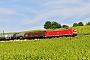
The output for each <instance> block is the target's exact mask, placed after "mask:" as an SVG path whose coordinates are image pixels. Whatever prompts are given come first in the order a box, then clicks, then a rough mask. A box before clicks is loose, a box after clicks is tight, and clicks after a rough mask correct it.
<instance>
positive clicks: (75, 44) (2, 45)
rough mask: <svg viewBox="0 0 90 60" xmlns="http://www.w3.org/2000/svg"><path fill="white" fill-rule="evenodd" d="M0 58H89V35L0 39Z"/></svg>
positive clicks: (3, 59)
mask: <svg viewBox="0 0 90 60" xmlns="http://www.w3.org/2000/svg"><path fill="white" fill-rule="evenodd" d="M0 60H90V36H76V37H73V38H72V37H59V38H51V39H40V40H24V41H5V42H3V41H2V42H0Z"/></svg>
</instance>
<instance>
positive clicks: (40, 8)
mask: <svg viewBox="0 0 90 60" xmlns="http://www.w3.org/2000/svg"><path fill="white" fill-rule="evenodd" d="M46 21H51V22H52V21H56V22H58V23H60V24H66V25H69V26H72V24H73V23H75V22H76V23H78V22H83V23H87V22H90V0H0V33H1V32H2V30H4V31H5V32H18V31H27V30H37V29H44V28H43V27H44V26H43V25H44V23H45V22H46Z"/></svg>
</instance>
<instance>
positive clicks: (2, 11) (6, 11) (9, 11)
mask: <svg viewBox="0 0 90 60" xmlns="http://www.w3.org/2000/svg"><path fill="white" fill-rule="evenodd" d="M15 13H16V12H15V11H14V10H12V9H8V8H0V14H8V15H10V14H15Z"/></svg>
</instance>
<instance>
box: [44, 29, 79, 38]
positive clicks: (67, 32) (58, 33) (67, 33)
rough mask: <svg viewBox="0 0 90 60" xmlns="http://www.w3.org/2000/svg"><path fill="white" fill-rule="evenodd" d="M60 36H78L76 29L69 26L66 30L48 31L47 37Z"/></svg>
mask: <svg viewBox="0 0 90 60" xmlns="http://www.w3.org/2000/svg"><path fill="white" fill-rule="evenodd" d="M60 36H73V37H74V36H77V32H76V30H75V29H72V28H68V29H64V30H52V31H46V33H45V37H60Z"/></svg>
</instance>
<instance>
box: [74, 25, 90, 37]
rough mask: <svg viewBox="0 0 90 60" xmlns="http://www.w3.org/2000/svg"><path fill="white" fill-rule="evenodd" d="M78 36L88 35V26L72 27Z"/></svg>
mask: <svg viewBox="0 0 90 60" xmlns="http://www.w3.org/2000/svg"><path fill="white" fill-rule="evenodd" d="M74 28H75V29H76V30H77V32H78V34H89V35H90V26H78V27H74Z"/></svg>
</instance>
